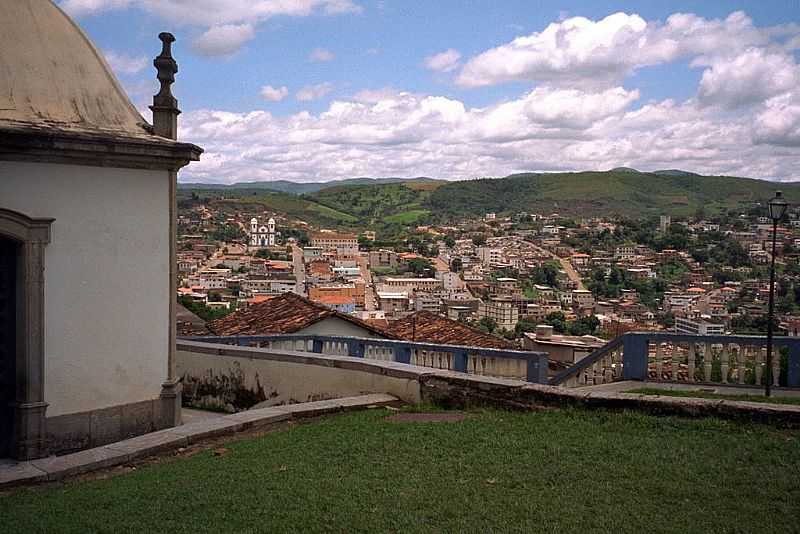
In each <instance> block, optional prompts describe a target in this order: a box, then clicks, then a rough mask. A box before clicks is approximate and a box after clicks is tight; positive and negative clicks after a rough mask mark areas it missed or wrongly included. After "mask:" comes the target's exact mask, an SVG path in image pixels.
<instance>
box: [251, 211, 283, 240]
mask: <svg viewBox="0 0 800 534" xmlns="http://www.w3.org/2000/svg"><path fill="white" fill-rule="evenodd" d="M249 244H250V246H251V247H271V246H273V245H275V244H277V235H276V233H275V219H273V218H272V217H270V218H269V220H268V221H267V225H266V226H264V225H259V224H258V219H257V218H255V217H253V218H252V219H250V241H249Z"/></svg>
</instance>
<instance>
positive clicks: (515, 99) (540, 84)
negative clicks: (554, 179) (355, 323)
mask: <svg viewBox="0 0 800 534" xmlns="http://www.w3.org/2000/svg"><path fill="white" fill-rule="evenodd" d="M59 4H60V6H61V7H62V8H63V9H64V10H65V11H66V12H67V13H69V14H70V15H71V16H72V17H73V18H74V19H75V20H76V22H77V23H78V24H79V25H80V26H81V27H82V28H83V29H84V31H86V32H87V33H88V35H89V36H90V38H91V39H92V40H93V41H94V43H95V44H96V45H97V47H98V48H99V49H100V50H101V51H102V52H103V54H104V55H105V57H106V59H107V61H108V63H109V64H110V65H111V67H112V68H113V70H114V72H115V74H116V75H117V77H118V78H119V79H120V81H121V82H122V84H123V86H124V87H125V88H126V90H127V91H128V94H129V95H130V97H131V100H132V101H133V102H134V104H135V105H136V106H137V108H139V109H140V111H141V113H142V115H143V116H144V117H145V118H147V119H148V120H150V118H151V114H150V111H149V110H148V109H147V105H148V104H149V103H150V102H151V100H152V95H153V94H154V93H155V92H156V87H157V85H158V84H157V82H156V79H155V69H154V68H153V66H152V59H153V57H155V56H156V55H157V54H158V53H159V51H160V42H159V41H158V39H157V35H158V33H159V32H161V31H169V32H172V33H173V34H174V35H175V36H176V38H177V42H176V43H175V45H174V47H173V55H174V57H175V58H176V60H177V62H178V65H179V72H178V75H177V80H176V83H175V85H174V86H173V92H174V93H175V95H176V96H177V97H178V99H179V106H180V108H181V110H182V111H183V113H182V114H181V116H180V117H179V125H180V133H179V137H180V139H181V140H183V141H187V142H192V143H195V144H197V145H200V146H201V147H203V148H204V149H205V153H204V154H203V156H202V157H201V161H200V162H199V163H192V164H191V165H189V166H188V167H186V168H185V169H184V170H182V171H181V173H180V180H181V181H182V182H206V183H233V182H247V181H267V180H279V179H285V180H293V181H299V182H312V181H328V180H338V179H344V178H354V177H362V176H370V177H414V176H429V177H433V178H441V179H471V178H478V177H486V176H493V177H496V176H505V175H508V174H511V173H515V172H552V171H580V170H605V169H610V168H613V167H620V166H626V167H633V168H637V169H640V170H644V171H652V170H657V169H683V170H688V171H693V172H698V173H702V174H714V175H717V174H719V175H735V176H747V177H753V178H764V179H769V180H776V181H798V180H800V165H799V164H800V83H799V82H800V64H799V63H798V60H799V59H800V55H799V52H800V2H798V1H796V0H761V1H758V2H756V1H753V2H749V1H741V2H737V1H716V0H703V1H671V2H666V1H652V0H641V1H636V2H633V1H632V2H609V1H604V0H582V1H578V0H561V1H558V2H551V1H546V0H538V1H537V0H520V1H517V0H503V1H498V0H493V1H492V0H488V1H481V0H458V1H456V0H435V1H431V0H426V1H417V0H59Z"/></svg>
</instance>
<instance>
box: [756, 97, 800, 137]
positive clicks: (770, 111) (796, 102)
mask: <svg viewBox="0 0 800 534" xmlns="http://www.w3.org/2000/svg"><path fill="white" fill-rule="evenodd" d="M753 139H754V141H755V142H756V143H758V144H771V145H777V146H785V147H800V94H797V93H796V92H790V93H786V94H784V95H781V96H778V97H775V98H772V99H770V100H768V101H767V102H766V105H765V107H764V110H763V111H762V112H761V113H759V115H758V116H757V117H756V125H755V129H754V132H753Z"/></svg>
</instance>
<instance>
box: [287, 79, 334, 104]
mask: <svg viewBox="0 0 800 534" xmlns="http://www.w3.org/2000/svg"><path fill="white" fill-rule="evenodd" d="M331 91H333V84H331V83H329V82H324V83H318V84H316V85H307V86H305V87H303V88H302V89H300V90H298V91H297V93H296V94H295V98H296V99H297V100H298V101H300V102H309V101H311V100H317V99H318V98H322V97H323V96H325V95H327V94H328V93H330V92H331Z"/></svg>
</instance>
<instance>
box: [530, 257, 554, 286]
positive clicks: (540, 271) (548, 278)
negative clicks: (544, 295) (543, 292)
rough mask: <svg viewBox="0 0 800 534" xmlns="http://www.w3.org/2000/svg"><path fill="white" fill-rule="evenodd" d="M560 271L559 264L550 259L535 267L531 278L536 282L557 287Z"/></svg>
mask: <svg viewBox="0 0 800 534" xmlns="http://www.w3.org/2000/svg"><path fill="white" fill-rule="evenodd" d="M558 271H559V266H558V265H557V264H555V263H554V262H550V261H549V262H547V263H543V264H542V265H539V266H538V267H535V268H534V269H533V271H532V272H531V280H533V283H534V284H541V285H546V286H550V287H555V286H556V285H557V284H558Z"/></svg>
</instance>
